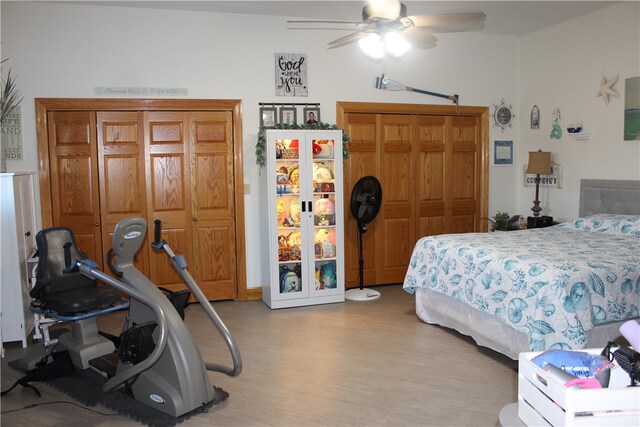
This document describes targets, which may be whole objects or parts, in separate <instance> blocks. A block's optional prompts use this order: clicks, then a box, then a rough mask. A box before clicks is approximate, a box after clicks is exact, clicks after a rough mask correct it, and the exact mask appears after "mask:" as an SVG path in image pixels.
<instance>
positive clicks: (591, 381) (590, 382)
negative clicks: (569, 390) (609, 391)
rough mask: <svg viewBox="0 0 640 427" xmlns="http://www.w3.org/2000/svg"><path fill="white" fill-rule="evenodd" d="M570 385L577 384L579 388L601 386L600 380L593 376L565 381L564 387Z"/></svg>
mask: <svg viewBox="0 0 640 427" xmlns="http://www.w3.org/2000/svg"><path fill="white" fill-rule="evenodd" d="M572 385H577V386H579V387H581V388H602V384H600V381H598V380H597V379H595V378H594V377H591V378H576V379H575V380H571V381H567V382H566V383H564V386H565V387H571V386H572Z"/></svg>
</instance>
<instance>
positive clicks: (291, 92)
mask: <svg viewBox="0 0 640 427" xmlns="http://www.w3.org/2000/svg"><path fill="white" fill-rule="evenodd" d="M307 92H308V88H307V55H303V54H299V53H276V96H307Z"/></svg>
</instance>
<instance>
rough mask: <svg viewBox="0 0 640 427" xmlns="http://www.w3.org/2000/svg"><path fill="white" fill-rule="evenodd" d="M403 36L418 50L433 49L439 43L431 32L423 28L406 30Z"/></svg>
mask: <svg viewBox="0 0 640 427" xmlns="http://www.w3.org/2000/svg"><path fill="white" fill-rule="evenodd" d="M401 34H402V36H403V37H404V38H405V39H406V40H407V41H408V42H409V43H411V46H413V47H417V48H418V49H431V48H432V47H435V46H436V44H437V43H438V38H437V37H436V36H434V35H433V34H431V31H430V30H429V29H427V28H422V27H410V28H407V29H406V30H404V31H403V32H402V33H401Z"/></svg>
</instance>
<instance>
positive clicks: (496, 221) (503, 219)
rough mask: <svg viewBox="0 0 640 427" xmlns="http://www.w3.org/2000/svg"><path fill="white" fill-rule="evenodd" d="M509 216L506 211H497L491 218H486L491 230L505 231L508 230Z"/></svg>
mask: <svg viewBox="0 0 640 427" xmlns="http://www.w3.org/2000/svg"><path fill="white" fill-rule="evenodd" d="M510 218H511V217H510V216H509V214H508V213H507V212H500V211H498V213H497V214H495V215H494V216H493V217H492V218H486V220H487V221H489V224H490V225H491V227H490V228H491V231H507V230H509V226H508V224H509V219H510Z"/></svg>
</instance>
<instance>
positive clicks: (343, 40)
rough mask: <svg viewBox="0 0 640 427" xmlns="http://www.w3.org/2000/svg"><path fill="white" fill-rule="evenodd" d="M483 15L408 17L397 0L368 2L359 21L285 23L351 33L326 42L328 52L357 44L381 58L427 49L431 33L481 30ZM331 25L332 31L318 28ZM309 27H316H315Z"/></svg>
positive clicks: (433, 41) (432, 38)
mask: <svg viewBox="0 0 640 427" xmlns="http://www.w3.org/2000/svg"><path fill="white" fill-rule="evenodd" d="M485 19H486V15H485V14H484V13H482V12H466V13H441V14H428V15H415V16H409V15H407V7H406V6H405V5H404V4H403V3H400V1H399V0H371V1H368V2H367V4H366V5H365V6H364V7H363V9H362V21H337V20H336V21H332V20H316V21H306V20H304V21H302V20H298V21H287V23H289V24H305V25H309V26H305V27H289V29H297V30H299V29H318V30H329V29H330V30H347V31H348V30H351V31H352V33H350V34H347V35H346V36H343V37H340V38H338V39H336V40H333V41H332V42H329V44H328V47H329V49H335V48H338V47H342V46H346V45H348V44H351V43H354V42H356V41H357V42H358V43H359V45H360V48H361V49H362V50H363V51H364V52H365V53H366V54H368V55H369V56H372V57H374V58H382V57H383V56H384V55H385V53H389V54H391V55H392V56H395V57H399V56H402V55H403V54H404V53H406V52H407V51H408V50H409V48H410V47H411V46H414V47H417V48H420V49H430V48H432V47H434V46H435V45H436V43H437V41H438V39H437V37H436V36H434V35H433V34H434V33H436V34H437V33H448V32H460V31H473V30H479V29H482V28H484V21H485ZM326 24H331V25H333V26H334V28H328V27H321V26H320V25H326ZM312 25H315V26H316V28H314V27H313V26H312Z"/></svg>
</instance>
